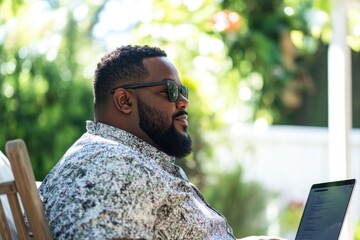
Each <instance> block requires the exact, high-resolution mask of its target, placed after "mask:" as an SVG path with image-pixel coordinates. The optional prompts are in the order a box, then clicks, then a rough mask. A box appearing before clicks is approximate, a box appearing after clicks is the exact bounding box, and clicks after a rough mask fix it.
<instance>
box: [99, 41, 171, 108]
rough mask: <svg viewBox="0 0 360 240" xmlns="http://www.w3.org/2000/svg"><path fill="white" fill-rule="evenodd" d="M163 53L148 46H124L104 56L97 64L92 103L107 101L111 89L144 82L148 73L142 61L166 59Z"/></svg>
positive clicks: (156, 48)
mask: <svg viewBox="0 0 360 240" xmlns="http://www.w3.org/2000/svg"><path fill="white" fill-rule="evenodd" d="M166 56H167V55H166V53H165V51H163V50H161V49H160V48H158V47H150V46H148V45H145V46H138V45H134V46H132V45H126V46H121V47H119V48H117V49H116V50H114V51H112V52H110V53H108V54H106V55H105V56H104V57H102V58H101V61H100V62H99V63H98V65H97V68H96V71H95V77H94V103H95V105H96V104H97V103H102V102H104V101H105V99H107V96H108V95H109V94H110V92H111V89H113V88H115V87H117V86H119V85H122V84H127V83H129V82H140V81H142V80H144V79H145V78H146V77H147V76H148V75H149V71H148V69H147V68H146V67H145V65H144V63H143V60H144V59H145V58H151V57H166Z"/></svg>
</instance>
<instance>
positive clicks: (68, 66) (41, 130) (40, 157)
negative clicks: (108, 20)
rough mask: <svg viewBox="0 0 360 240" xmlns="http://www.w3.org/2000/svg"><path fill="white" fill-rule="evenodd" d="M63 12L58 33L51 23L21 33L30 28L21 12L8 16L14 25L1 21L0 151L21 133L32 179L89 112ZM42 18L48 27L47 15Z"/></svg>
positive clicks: (87, 82) (86, 83) (87, 90)
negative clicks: (24, 26)
mask: <svg viewBox="0 0 360 240" xmlns="http://www.w3.org/2000/svg"><path fill="white" fill-rule="evenodd" d="M26 8H27V6H23V8H21V7H20V8H19V9H18V12H23V11H24V10H26ZM24 12H25V11H24ZM68 16H69V18H68V19H67V22H66V23H65V24H64V27H65V28H64V29H60V32H62V31H63V32H62V33H63V35H62V36H60V35H59V34H58V32H56V30H55V31H54V29H51V30H50V31H49V32H46V33H45V34H44V33H43V31H42V29H41V27H46V26H32V27H33V29H32V30H33V32H32V34H33V35H31V37H29V38H26V36H24V35H23V34H26V33H27V32H28V31H31V30H30V29H25V28H24V29H22V28H21V27H20V26H22V25H23V24H26V22H24V20H23V19H25V18H26V17H28V16H26V14H20V15H19V16H18V17H17V18H14V19H12V21H13V22H16V23H17V26H19V27H16V28H13V29H10V28H9V27H8V25H7V24H8V22H4V23H3V25H2V28H4V29H5V34H6V35H5V38H4V39H2V41H0V55H1V62H0V92H1V95H0V111H1V114H0V122H1V123H2V124H1V126H0V146H1V147H0V149H1V151H4V144H5V141H7V140H9V139H14V138H23V139H24V140H25V141H26V143H27V145H28V149H29V153H30V157H31V161H32V165H33V169H34V172H35V177H36V179H37V180H42V179H43V178H44V177H45V176H46V174H47V173H48V172H49V171H50V169H51V168H52V167H53V166H54V164H55V163H56V162H57V161H58V160H59V159H60V157H61V156H62V155H63V154H64V152H65V150H66V149H67V148H68V147H69V146H70V145H71V144H72V143H73V142H74V140H75V139H77V138H78V137H79V136H80V135H81V134H82V133H83V132H84V131H85V120H86V119H92V115H93V114H92V112H93V107H92V90H91V79H86V78H85V77H84V76H83V74H82V72H83V69H84V66H80V64H79V62H78V61H77V58H76V54H75V53H79V51H78V52H75V51H74V49H76V48H77V47H78V46H79V41H77V39H76V35H77V34H78V28H77V25H76V24H74V22H73V21H72V20H73V19H72V17H71V14H69V15H68ZM46 24H48V25H50V26H51V27H54V26H53V25H51V19H49V22H47V23H46ZM22 30H23V31H22ZM50 33H51V34H50ZM56 39H58V40H57V41H54V40H56ZM34 40H35V42H37V43H34V42H32V41H34ZM59 40H60V41H59ZM41 41H43V42H42V43H41ZM57 42H60V44H59V45H56V43H57ZM52 45H53V46H52ZM42 48H43V49H46V50H41V49H42ZM39 49H40V50H39Z"/></svg>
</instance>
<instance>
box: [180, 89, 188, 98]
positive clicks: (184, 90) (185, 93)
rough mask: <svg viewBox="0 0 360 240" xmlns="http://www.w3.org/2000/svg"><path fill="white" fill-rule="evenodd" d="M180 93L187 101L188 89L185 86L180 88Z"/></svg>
mask: <svg viewBox="0 0 360 240" xmlns="http://www.w3.org/2000/svg"><path fill="white" fill-rule="evenodd" d="M180 93H181V94H182V95H183V96H184V97H185V98H186V99H189V89H188V88H187V87H186V86H181V88H180Z"/></svg>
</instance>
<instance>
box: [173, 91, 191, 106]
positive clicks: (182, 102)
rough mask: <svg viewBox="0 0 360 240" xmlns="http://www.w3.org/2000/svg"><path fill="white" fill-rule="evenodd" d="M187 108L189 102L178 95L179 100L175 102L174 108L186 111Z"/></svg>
mask: <svg viewBox="0 0 360 240" xmlns="http://www.w3.org/2000/svg"><path fill="white" fill-rule="evenodd" d="M188 106H189V100H188V99H186V98H185V97H184V96H183V95H182V94H179V99H178V100H177V101H176V107H177V108H181V109H186V108H187V107H188Z"/></svg>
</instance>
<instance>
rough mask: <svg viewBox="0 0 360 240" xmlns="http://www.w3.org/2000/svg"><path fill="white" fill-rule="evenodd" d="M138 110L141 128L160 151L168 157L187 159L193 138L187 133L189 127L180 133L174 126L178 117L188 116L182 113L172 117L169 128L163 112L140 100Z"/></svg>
mask: <svg viewBox="0 0 360 240" xmlns="http://www.w3.org/2000/svg"><path fill="white" fill-rule="evenodd" d="M137 105H138V110H139V118H140V123H139V126H140V128H141V129H142V130H143V131H144V132H145V133H146V134H147V135H148V136H149V137H150V138H151V140H153V141H154V143H155V144H157V145H158V146H159V147H160V149H161V150H162V151H163V152H165V153H166V154H167V155H170V156H174V157H179V158H182V157H185V156H187V155H188V154H189V153H191V138H190V136H189V134H188V133H187V132H186V129H187V127H184V133H183V134H181V133H179V132H178V131H177V130H176V128H175V125H174V119H175V118H176V117H177V116H180V115H182V114H186V112H185V111H181V112H179V113H177V114H175V115H174V116H172V123H171V125H170V127H167V124H166V122H167V121H166V120H167V117H166V116H165V114H163V113H162V112H160V111H158V110H156V109H155V108H153V107H151V106H149V105H148V104H146V103H145V102H143V101H141V100H140V99H139V98H138V104H137Z"/></svg>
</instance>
